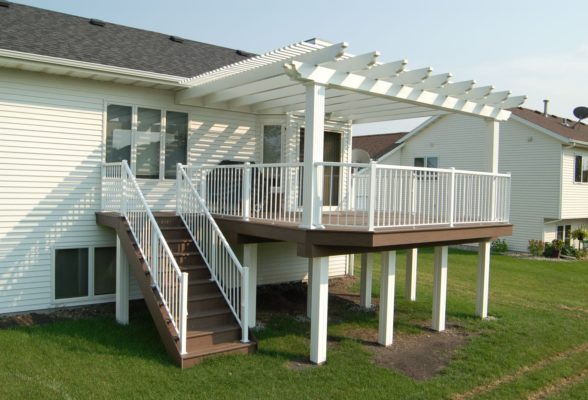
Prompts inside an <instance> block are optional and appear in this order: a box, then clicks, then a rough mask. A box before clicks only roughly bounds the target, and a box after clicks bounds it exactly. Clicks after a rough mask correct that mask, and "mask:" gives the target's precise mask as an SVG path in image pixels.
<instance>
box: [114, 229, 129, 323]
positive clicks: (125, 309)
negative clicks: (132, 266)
mask: <svg viewBox="0 0 588 400" xmlns="http://www.w3.org/2000/svg"><path fill="white" fill-rule="evenodd" d="M129 281H130V280H129V263H128V261H127V256H126V254H125V252H124V250H123V248H122V245H121V242H120V238H119V237H118V235H117V236H116V314H115V315H116V322H118V323H119V324H121V325H128V324H129V291H130V290H129V283H130V282H129Z"/></svg>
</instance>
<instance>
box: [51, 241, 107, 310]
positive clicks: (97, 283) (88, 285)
mask: <svg viewBox="0 0 588 400" xmlns="http://www.w3.org/2000/svg"><path fill="white" fill-rule="evenodd" d="M53 263H54V268H53V274H54V285H53V286H54V291H53V294H54V298H55V300H56V301H60V300H71V299H80V300H81V299H92V298H94V297H100V296H104V295H113V294H114V293H115V291H116V247H82V248H62V249H55V252H54V258H53Z"/></svg>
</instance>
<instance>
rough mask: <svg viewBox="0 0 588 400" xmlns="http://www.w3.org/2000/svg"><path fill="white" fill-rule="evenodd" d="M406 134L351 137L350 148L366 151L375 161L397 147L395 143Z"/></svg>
mask: <svg viewBox="0 0 588 400" xmlns="http://www.w3.org/2000/svg"><path fill="white" fill-rule="evenodd" d="M407 133H408V132H397V133H385V134H378V135H365V136H353V139H352V147H353V148H354V149H362V150H365V151H367V153H368V154H369V155H370V157H371V158H372V160H377V159H379V158H380V157H382V156H383V155H384V154H386V153H388V152H389V151H391V150H393V149H394V148H396V147H398V146H399V145H400V143H397V142H398V141H399V140H400V139H402V138H403V137H404V135H406V134H407Z"/></svg>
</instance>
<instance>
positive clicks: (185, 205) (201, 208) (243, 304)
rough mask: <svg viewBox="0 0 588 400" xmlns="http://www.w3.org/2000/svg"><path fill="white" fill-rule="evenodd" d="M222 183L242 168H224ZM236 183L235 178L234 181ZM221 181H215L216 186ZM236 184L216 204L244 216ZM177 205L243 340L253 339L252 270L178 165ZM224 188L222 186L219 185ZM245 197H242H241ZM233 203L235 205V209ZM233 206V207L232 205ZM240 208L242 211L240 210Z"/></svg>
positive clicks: (234, 213)
mask: <svg viewBox="0 0 588 400" xmlns="http://www.w3.org/2000/svg"><path fill="white" fill-rule="evenodd" d="M221 171H222V178H223V181H222V182H225V183H226V182H227V181H228V180H231V181H233V180H234V179H235V178H236V176H237V173H238V172H241V173H242V170H238V169H233V170H225V169H222V170H221ZM233 182H234V181H233ZM220 183H221V181H219V182H215V184H214V186H213V187H214V189H215V190H216V188H217V186H216V185H217V184H219V185H220ZM232 189H234V188H232V187H230V186H229V187H225V190H224V191H222V195H221V196H222V198H221V199H219V202H218V204H216V203H215V207H219V208H220V207H227V208H226V211H227V212H230V213H231V214H229V215H241V214H242V213H243V209H244V208H245V206H244V205H243V204H241V203H242V202H241V201H239V202H237V201H236V199H237V196H236V194H234V193H232ZM176 190H177V193H176V208H177V214H178V215H179V216H180V217H181V218H182V220H183V221H184V223H185V224H186V226H187V227H188V230H189V231H190V235H191V236H192V239H193V240H194V242H195V243H196V246H197V247H198V249H199V250H200V253H201V254H202V257H203V259H204V261H205V262H206V265H207V266H208V268H209V270H210V273H211V275H212V279H213V280H214V281H215V282H216V283H217V285H218V287H219V288H220V290H221V292H222V293H223V296H224V297H225V299H226V301H227V303H228V304H229V307H230V308H231V311H232V312H233V314H234V315H235V318H236V319H237V321H238V322H239V324H240V325H241V330H242V339H241V341H242V342H244V343H246V342H248V341H249V332H248V329H249V328H248V320H247V318H248V313H249V301H248V299H249V297H248V293H247V290H248V287H249V283H248V282H249V269H248V268H247V267H246V266H242V265H241V263H240V262H239V260H238V258H237V256H236V255H235V253H234V252H233V250H232V249H231V246H230V245H229V243H228V242H227V240H226V239H225V237H224V235H223V234H222V232H221V230H220V229H219V227H218V225H217V224H216V222H215V221H214V218H213V217H212V215H211V213H210V211H209V210H208V208H207V206H206V204H205V202H204V201H203V199H202V197H201V196H200V194H199V193H198V190H197V189H196V186H194V184H193V183H192V179H191V178H190V177H189V176H188V174H187V173H186V167H185V166H182V165H180V164H178V169H177V178H176ZM219 190H220V187H219ZM241 200H242V199H241ZM233 206H235V207H234V208H233ZM229 207H230V208H229ZM239 210H240V211H239Z"/></svg>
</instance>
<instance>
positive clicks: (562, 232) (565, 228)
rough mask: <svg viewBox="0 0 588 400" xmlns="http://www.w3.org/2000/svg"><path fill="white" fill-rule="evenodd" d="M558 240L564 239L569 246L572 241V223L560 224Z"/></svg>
mask: <svg viewBox="0 0 588 400" xmlns="http://www.w3.org/2000/svg"><path fill="white" fill-rule="evenodd" d="M557 240H561V241H563V242H564V243H565V244H566V245H567V246H569V245H570V243H571V242H572V226H571V225H558V227H557Z"/></svg>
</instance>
